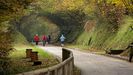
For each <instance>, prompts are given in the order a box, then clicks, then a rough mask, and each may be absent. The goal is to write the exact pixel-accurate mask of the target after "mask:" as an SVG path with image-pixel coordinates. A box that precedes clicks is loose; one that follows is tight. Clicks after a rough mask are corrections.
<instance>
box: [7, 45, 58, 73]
mask: <svg viewBox="0 0 133 75" xmlns="http://www.w3.org/2000/svg"><path fill="white" fill-rule="evenodd" d="M14 48H15V50H14V51H13V52H11V54H10V55H9V57H10V58H11V67H10V74H8V75H14V74H17V73H22V72H27V71H31V70H36V69H40V68H47V67H49V66H53V65H55V64H57V63H58V61H57V59H56V58H55V57H53V56H52V55H50V54H48V53H47V52H45V51H43V50H42V49H40V48H38V47H36V46H32V45H15V47H14ZM27 48H31V49H33V51H37V52H38V58H39V61H42V64H41V65H38V66H32V65H33V62H29V61H30V59H29V58H26V53H25V51H26V49H27Z"/></svg>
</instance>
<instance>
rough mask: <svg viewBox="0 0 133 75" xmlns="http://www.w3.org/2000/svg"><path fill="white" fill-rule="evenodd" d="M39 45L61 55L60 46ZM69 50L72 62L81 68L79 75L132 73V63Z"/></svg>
mask: <svg viewBox="0 0 133 75" xmlns="http://www.w3.org/2000/svg"><path fill="white" fill-rule="evenodd" d="M40 47H41V48H43V49H44V50H45V51H48V52H50V53H52V54H54V55H57V56H59V57H62V47H57V46H46V47H42V46H40ZM70 50H71V51H72V52H73V54H74V63H75V65H76V66H77V67H78V68H79V69H80V70H81V75H133V63H129V62H127V61H124V60H120V59H116V58H111V57H106V56H102V55H96V54H92V53H85V52H81V51H76V50H73V49H70Z"/></svg>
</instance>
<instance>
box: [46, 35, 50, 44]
mask: <svg viewBox="0 0 133 75" xmlns="http://www.w3.org/2000/svg"><path fill="white" fill-rule="evenodd" d="M47 41H48V44H50V43H51V36H50V35H48V39H47Z"/></svg>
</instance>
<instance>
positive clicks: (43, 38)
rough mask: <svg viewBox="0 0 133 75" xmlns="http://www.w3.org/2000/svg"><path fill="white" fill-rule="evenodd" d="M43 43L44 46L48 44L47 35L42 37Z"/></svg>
mask: <svg viewBox="0 0 133 75" xmlns="http://www.w3.org/2000/svg"><path fill="white" fill-rule="evenodd" d="M42 42H43V46H45V45H46V42H47V36H46V35H43V36H42Z"/></svg>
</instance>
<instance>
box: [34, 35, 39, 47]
mask: <svg viewBox="0 0 133 75" xmlns="http://www.w3.org/2000/svg"><path fill="white" fill-rule="evenodd" d="M34 41H35V42H36V45H38V42H39V36H38V34H36V35H35V36H34Z"/></svg>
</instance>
